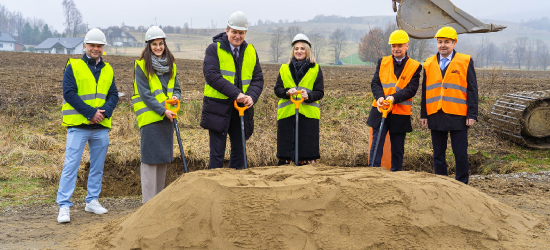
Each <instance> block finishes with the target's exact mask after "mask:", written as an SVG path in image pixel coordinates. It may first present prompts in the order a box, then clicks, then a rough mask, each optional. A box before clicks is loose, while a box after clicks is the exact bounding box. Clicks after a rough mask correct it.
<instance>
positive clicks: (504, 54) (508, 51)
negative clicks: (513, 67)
mask: <svg viewBox="0 0 550 250" xmlns="http://www.w3.org/2000/svg"><path fill="white" fill-rule="evenodd" d="M513 51H514V41H513V40H509V41H507V42H504V43H503V44H502V46H500V55H501V60H502V63H504V65H510V57H511V56H512V52H513Z"/></svg>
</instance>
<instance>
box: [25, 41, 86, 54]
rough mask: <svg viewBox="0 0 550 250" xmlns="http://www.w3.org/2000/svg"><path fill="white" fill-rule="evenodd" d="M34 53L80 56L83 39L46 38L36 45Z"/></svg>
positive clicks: (82, 51)
mask: <svg viewBox="0 0 550 250" xmlns="http://www.w3.org/2000/svg"><path fill="white" fill-rule="evenodd" d="M34 51H35V52H36V53H43V54H82V53H84V37H63V38H48V39H46V40H44V41H43V42H41V43H40V44H38V45H36V47H34Z"/></svg>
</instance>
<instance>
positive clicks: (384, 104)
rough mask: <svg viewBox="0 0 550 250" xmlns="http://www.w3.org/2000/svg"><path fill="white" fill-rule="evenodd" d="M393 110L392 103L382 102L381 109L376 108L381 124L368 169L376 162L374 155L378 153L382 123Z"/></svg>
mask: <svg viewBox="0 0 550 250" xmlns="http://www.w3.org/2000/svg"><path fill="white" fill-rule="evenodd" d="M392 108H393V102H392V101H382V107H378V111H380V113H382V122H380V129H379V130H378V138H376V144H374V155H373V156H372V162H369V167H374V161H375V160H376V153H377V152H378V143H380V137H381V132H382V128H383V127H384V121H385V120H386V117H388V114H389V113H390V112H391V110H392Z"/></svg>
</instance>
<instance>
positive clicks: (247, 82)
mask: <svg viewBox="0 0 550 250" xmlns="http://www.w3.org/2000/svg"><path fill="white" fill-rule="evenodd" d="M250 82H252V80H243V86H244V85H249V84H250Z"/></svg>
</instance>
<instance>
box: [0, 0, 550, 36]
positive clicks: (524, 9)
mask: <svg viewBox="0 0 550 250" xmlns="http://www.w3.org/2000/svg"><path fill="white" fill-rule="evenodd" d="M409 1H411V0H409ZM61 2H62V0H8V1H2V2H1V3H0V4H2V5H4V6H5V7H6V8H8V9H9V10H10V11H21V13H22V14H23V16H25V17H33V16H34V17H38V18H41V19H44V21H46V23H48V24H50V25H53V27H54V28H55V29H57V30H58V31H60V32H61V31H62V30H63V22H64V20H63V15H62V11H63V8H62V6H61ZM75 3H76V6H77V8H78V9H79V10H80V12H81V13H82V15H83V17H84V22H85V23H88V24H89V27H90V28H92V27H102V28H106V27H108V26H113V25H116V26H119V25H120V24H122V22H124V23H125V24H126V25H132V26H136V27H137V26H139V25H144V26H146V27H148V26H149V25H152V24H155V17H156V22H157V24H158V25H172V26H183V24H184V23H186V22H187V23H188V24H190V25H191V22H192V26H193V28H206V27H211V24H212V22H214V23H215V24H216V27H218V28H223V27H225V24H226V22H227V19H228V17H229V16H230V15H231V13H233V12H234V11H237V10H241V11H243V12H244V13H245V14H246V15H247V17H248V21H249V22H250V23H256V22H257V21H258V20H259V19H262V20H265V19H269V20H272V21H278V20H279V19H282V20H285V19H288V20H289V21H293V20H300V21H307V20H309V19H312V18H313V17H314V16H316V15H319V14H324V15H340V16H344V17H349V16H378V15H395V14H394V13H393V11H392V8H391V0H339V1H338V0H301V1H300V0H232V1H230V0H203V1H185V0H182V1H178V0H162V1H150V0H86V1H85V0H75ZM453 3H454V4H455V5H456V6H457V7H459V8H461V9H462V10H464V11H466V12H468V13H470V14H471V15H472V16H474V17H476V18H482V19H484V18H488V19H499V20H506V21H519V20H521V19H525V20H528V19H529V18H540V17H543V16H550V13H548V11H549V10H550V1H548V0H527V1H521V0H454V1H453Z"/></svg>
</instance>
